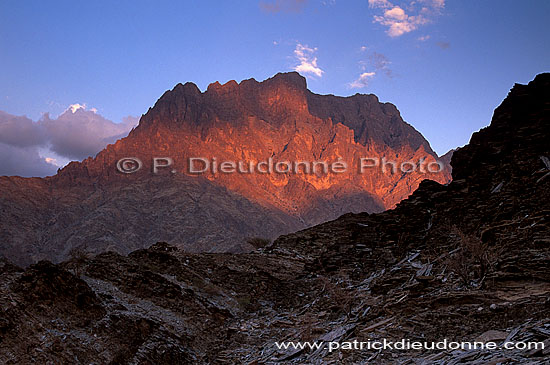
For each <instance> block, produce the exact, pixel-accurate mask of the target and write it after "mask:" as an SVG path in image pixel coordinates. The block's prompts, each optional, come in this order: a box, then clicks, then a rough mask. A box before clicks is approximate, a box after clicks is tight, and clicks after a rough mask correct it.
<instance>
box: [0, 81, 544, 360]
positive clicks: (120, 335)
mask: <svg viewBox="0 0 550 365" xmlns="http://www.w3.org/2000/svg"><path fill="white" fill-rule="evenodd" d="M549 110H550V74H542V75H539V76H537V78H536V79H535V80H534V81H532V82H531V83H529V85H515V86H514V88H513V89H512V91H511V92H510V94H509V95H508V97H507V98H506V100H505V101H504V102H503V103H502V104H501V105H500V106H499V107H498V108H497V109H496V110H495V114H494V117H493V120H492V123H491V125H490V127H487V128H485V129H483V130H481V131H479V132H477V133H475V134H474V135H473V136H472V139H471V141H470V144H469V145H467V146H466V147H464V148H462V149H460V150H458V151H457V152H455V154H454V156H453V158H452V165H453V182H452V183H450V184H448V185H440V184H438V183H436V182H433V181H425V182H423V183H422V184H421V185H420V187H419V189H418V190H417V191H416V192H415V193H414V194H413V195H412V196H411V197H410V198H409V199H407V200H405V201H403V202H401V203H400V204H398V205H397V207H396V208H395V209H394V210H391V211H386V212H384V213H381V214H372V215H369V214H366V213H364V214H347V215H344V216H342V217H340V218H339V219H337V220H334V221H332V222H329V223H326V224H322V225H319V226H315V227H313V228H310V229H307V230H303V231H300V232H297V233H294V234H290V235H286V236H282V237H280V238H278V239H277V240H276V241H275V242H273V243H271V244H269V245H267V246H265V247H263V248H260V249H258V250H256V251H255V252H253V253H250V254H191V253H186V252H183V251H181V250H179V249H177V248H175V247H173V246H171V245H168V244H166V243H158V244H156V245H154V246H152V247H150V248H149V249H141V250H137V251H134V252H132V253H131V254H129V255H128V256H123V255H120V254H117V253H114V252H106V253H102V254H99V255H97V256H95V257H86V255H84V254H82V255H74V257H73V259H72V260H70V261H67V262H64V263H61V264H58V265H54V264H51V263H49V262H46V261H42V262H39V263H38V264H35V265H32V266H30V267H29V268H28V269H26V270H22V269H20V268H18V267H16V266H14V265H12V264H10V263H8V262H6V261H5V262H3V263H2V264H1V266H0V271H1V272H2V275H1V276H0V303H1V306H0V307H1V312H0V341H1V342H0V344H1V345H0V362H1V363H6V364H20V363H48V362H49V363H86V364H107V363H112V364H174V363H218V364H222V363H227V364H233V363H244V364H263V363H276V362H281V363H300V364H316V363H319V364H320V363H323V364H324V363H349V364H355V363H367V362H370V363H380V364H395V363H401V364H456V363H461V364H507V363H530V364H539V363H548V362H550V225H549V217H550V160H549V158H550V153H549V149H548V141H549V137H550V128H549V127H550V125H549V123H550V115H549ZM203 229H208V228H207V227H203ZM384 338H385V339H388V340H400V339H402V338H406V339H410V340H421V341H440V340H442V339H443V338H447V339H449V340H456V341H473V340H475V339H477V340H480V341H495V342H497V343H502V342H504V341H538V342H544V343H545V344H546V348H545V349H544V350H543V349H539V350H532V349H531V350H493V351H489V350H483V351H479V350H472V351H462V350H455V351H450V350H449V351H412V350H411V351H399V350H393V351H390V350H387V351H375V350H369V351H367V350H364V351H360V350H342V351H333V352H329V351H328V349H326V348H321V349H319V350H309V349H304V350H292V349H289V350H280V349H278V348H277V347H276V346H275V341H279V342H281V341H306V340H310V341H320V342H321V341H323V342H329V341H353V340H358V341H367V340H369V339H370V340H373V339H384Z"/></svg>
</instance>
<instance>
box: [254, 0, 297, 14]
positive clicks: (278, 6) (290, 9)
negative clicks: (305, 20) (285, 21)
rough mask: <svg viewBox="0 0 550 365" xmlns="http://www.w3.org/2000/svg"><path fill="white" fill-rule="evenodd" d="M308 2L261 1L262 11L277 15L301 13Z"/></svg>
mask: <svg viewBox="0 0 550 365" xmlns="http://www.w3.org/2000/svg"><path fill="white" fill-rule="evenodd" d="M306 3H307V0H275V1H269V2H266V1H260V4H259V5H260V9H262V10H263V11H265V12H266V13H272V14H276V13H279V12H283V13H300V12H302V10H304V6H305V5H306Z"/></svg>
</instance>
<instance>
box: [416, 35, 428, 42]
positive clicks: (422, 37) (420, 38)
mask: <svg viewBox="0 0 550 365" xmlns="http://www.w3.org/2000/svg"><path fill="white" fill-rule="evenodd" d="M430 38H431V36H430V35H423V36H421V37H418V38H417V39H418V40H419V41H420V42H425V41H427V40H428V39H430Z"/></svg>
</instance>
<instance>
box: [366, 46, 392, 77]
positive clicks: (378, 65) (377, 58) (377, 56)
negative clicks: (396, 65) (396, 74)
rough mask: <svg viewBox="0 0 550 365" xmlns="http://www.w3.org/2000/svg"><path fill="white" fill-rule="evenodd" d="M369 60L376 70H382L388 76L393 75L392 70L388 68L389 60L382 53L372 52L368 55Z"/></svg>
mask: <svg viewBox="0 0 550 365" xmlns="http://www.w3.org/2000/svg"><path fill="white" fill-rule="evenodd" d="M369 60H370V63H371V64H372V65H373V66H374V68H375V69H376V70H377V71H382V72H384V73H385V74H386V76H388V77H392V76H393V73H392V70H391V69H390V65H391V62H390V60H389V59H388V58H387V57H386V56H385V55H383V54H382V53H376V52H372V53H371V54H370V55H369Z"/></svg>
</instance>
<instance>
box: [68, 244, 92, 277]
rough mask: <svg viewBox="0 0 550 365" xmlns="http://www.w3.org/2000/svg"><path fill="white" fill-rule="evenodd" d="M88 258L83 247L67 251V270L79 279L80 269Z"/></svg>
mask: <svg viewBox="0 0 550 365" xmlns="http://www.w3.org/2000/svg"><path fill="white" fill-rule="evenodd" d="M88 258H89V254H88V252H86V249H85V248H84V247H73V248H72V249H71V250H70V251H69V260H68V261H67V263H68V268H69V269H70V270H71V271H72V272H73V274H74V275H75V276H77V277H80V274H81V272H82V267H83V266H84V264H85V263H86V261H87V260H88Z"/></svg>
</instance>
